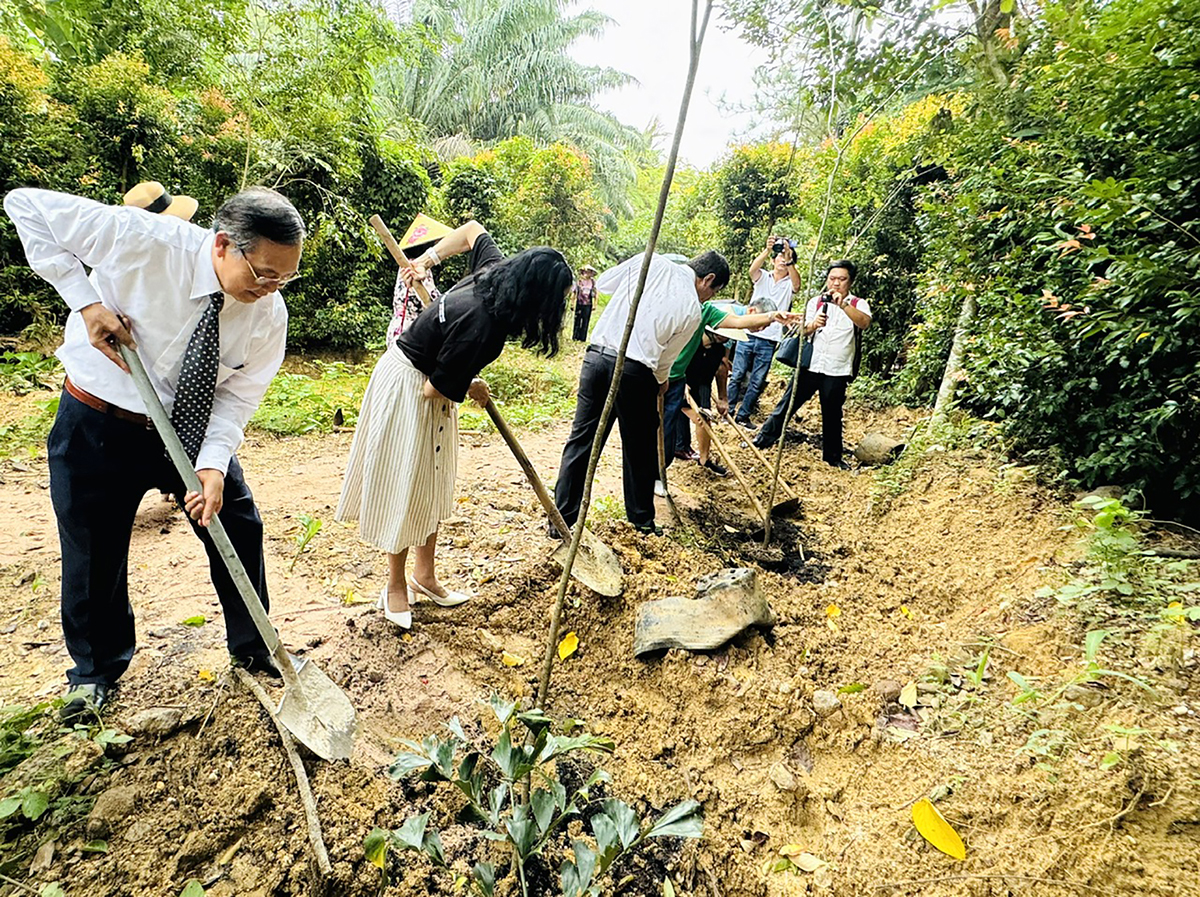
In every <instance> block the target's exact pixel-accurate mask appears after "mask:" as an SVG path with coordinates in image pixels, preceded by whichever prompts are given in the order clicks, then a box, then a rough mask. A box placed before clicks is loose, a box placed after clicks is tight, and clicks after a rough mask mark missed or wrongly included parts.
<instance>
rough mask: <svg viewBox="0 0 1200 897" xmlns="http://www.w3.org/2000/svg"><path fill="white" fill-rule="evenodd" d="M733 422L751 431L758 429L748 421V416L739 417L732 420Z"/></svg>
mask: <svg viewBox="0 0 1200 897" xmlns="http://www.w3.org/2000/svg"><path fill="white" fill-rule="evenodd" d="M734 423H736V424H737V425H738V426H739V427H741V428H742V429H743V430H749V431H750V432H751V433H753V432H754V431H755V430H757V429H758V427H756V426H754V424H752V423H751V422H750V418H748V417H739V418H738V419H737V420H736V421H734Z"/></svg>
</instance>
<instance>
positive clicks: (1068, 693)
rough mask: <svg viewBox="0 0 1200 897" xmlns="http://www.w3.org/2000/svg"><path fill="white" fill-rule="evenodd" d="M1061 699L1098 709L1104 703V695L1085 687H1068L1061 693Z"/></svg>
mask: <svg viewBox="0 0 1200 897" xmlns="http://www.w3.org/2000/svg"><path fill="white" fill-rule="evenodd" d="M1063 698H1064V699H1065V700H1067V701H1071V702H1072V703H1075V704H1082V705H1083V706H1084V707H1098V706H1100V704H1101V703H1102V702H1103V701H1104V695H1103V694H1101V693H1100V692H1098V691H1097V690H1096V689H1094V688H1088V687H1087V686H1086V685H1068V686H1067V688H1066V690H1065V691H1064V692H1063Z"/></svg>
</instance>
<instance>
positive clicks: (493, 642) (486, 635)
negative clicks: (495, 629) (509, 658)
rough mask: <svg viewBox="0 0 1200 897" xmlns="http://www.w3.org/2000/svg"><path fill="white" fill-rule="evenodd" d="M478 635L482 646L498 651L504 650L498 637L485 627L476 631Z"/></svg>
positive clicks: (502, 643)
mask: <svg viewBox="0 0 1200 897" xmlns="http://www.w3.org/2000/svg"><path fill="white" fill-rule="evenodd" d="M478 635H479V641H480V642H481V643H482V644H483V647H485V648H487V649H488V650H489V651H493V652H500V651H503V650H504V642H502V641H501V640H500V639H499V637H497V636H495V635H493V634H492V633H490V632H488V631H487V630H486V629H480V630H479V631H478Z"/></svg>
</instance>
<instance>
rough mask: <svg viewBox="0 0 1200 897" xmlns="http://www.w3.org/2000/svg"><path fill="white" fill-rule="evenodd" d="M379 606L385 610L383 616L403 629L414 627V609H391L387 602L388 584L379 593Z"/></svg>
mask: <svg viewBox="0 0 1200 897" xmlns="http://www.w3.org/2000/svg"><path fill="white" fill-rule="evenodd" d="M377 606H378V608H379V609H380V610H381V611H383V616H384V617H385V618H386V619H387V620H389V621H390V622H392V623H395V624H396V625H397V626H399V627H400V628H401V629H412V610H411V609H410V610H389V609H388V603H387V586H384V587H383V591H382V592H380V593H379V604H378V605H377Z"/></svg>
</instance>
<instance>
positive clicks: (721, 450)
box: [683, 386, 767, 523]
mask: <svg viewBox="0 0 1200 897" xmlns="http://www.w3.org/2000/svg"><path fill="white" fill-rule="evenodd" d="M683 394H684V396H685V397H686V398H687V403H688V404H689V405H691V406H692V411H694V412H696V418H697V419H698V420H699V421H700V426H702V427H704V428H705V429H706V430H708V438H709V439H711V440H712V444H713V446H714V447H715V448H716V450H717V452H718V454H720V456H721V458H722V459H723V460H724V461H725V463H726V464H728V465H729V469H730V470H732V471H733V475H734V476H735V477H737V481H738V482H739V483H741V484H742V488H743V489H745V490H746V495H747V496H749V498H750V503H751V504H752V505H754V510H755V511H757V512H758V516H759V517H761V518H762V519H763V522H764V523H766V520H767V510H766V508H764V507H763V506H762V502H761V501H759V500H758V496H756V495H755V494H754V490H753V489H752V488H751V487H750V481H749V480H747V479H746V475H745V474H744V473H742V469H741V468H740V467H738V465H737V462H736V461H734V460H733V456H732V455H731V454H729V452H727V451H725V446H724V445H722V444H721V438H720V437H719V436H717V434H716V431H715V430H713V428H712V427H710V426H709V425H708V419H707V418H705V416H704V415H703V414H702V413H701V412H700V407H699V406H698V405H697V404H696V400H695V399H693V398H692V393H691V390H689V389H688V388H687V387H686V386H685V387H684V388H683Z"/></svg>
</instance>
